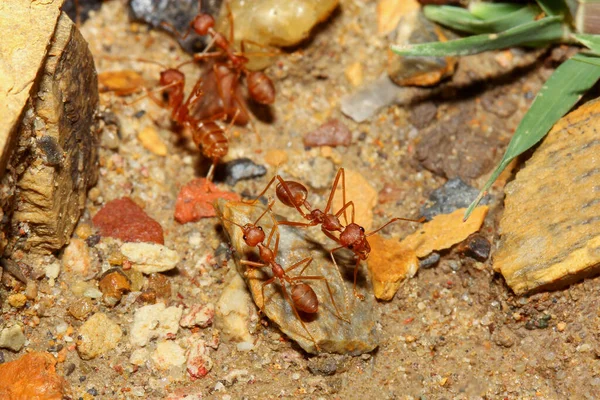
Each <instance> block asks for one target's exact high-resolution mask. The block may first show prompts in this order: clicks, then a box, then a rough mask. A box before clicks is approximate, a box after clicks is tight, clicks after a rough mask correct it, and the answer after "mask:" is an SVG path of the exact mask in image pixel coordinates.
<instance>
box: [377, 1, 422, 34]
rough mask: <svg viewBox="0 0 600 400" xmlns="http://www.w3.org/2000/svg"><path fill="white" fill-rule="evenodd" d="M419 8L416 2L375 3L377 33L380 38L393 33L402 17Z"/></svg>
mask: <svg viewBox="0 0 600 400" xmlns="http://www.w3.org/2000/svg"><path fill="white" fill-rule="evenodd" d="M419 7H420V5H419V2H418V1H417V0H400V1H399V0H379V2H378V3H377V33H378V34H379V35H381V36H383V35H387V34H388V33H390V32H391V31H393V30H394V29H395V28H396V26H398V22H400V18H402V16H403V15H405V14H407V13H409V12H411V11H416V10H418V9H419Z"/></svg>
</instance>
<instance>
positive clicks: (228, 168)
mask: <svg viewBox="0 0 600 400" xmlns="http://www.w3.org/2000/svg"><path fill="white" fill-rule="evenodd" d="M266 173H267V169H266V168H265V167H264V166H263V165H259V164H256V163H255V162H254V161H252V160H251V159H249V158H238V159H237V160H233V161H230V162H228V163H227V164H225V167H224V170H220V169H218V170H217V172H216V173H215V179H216V180H219V181H221V180H223V174H224V175H225V176H224V177H225V182H226V183H227V184H228V185H229V186H233V185H235V184H236V183H237V182H238V181H241V180H243V179H252V178H259V177H261V176H264V175H265V174H266Z"/></svg>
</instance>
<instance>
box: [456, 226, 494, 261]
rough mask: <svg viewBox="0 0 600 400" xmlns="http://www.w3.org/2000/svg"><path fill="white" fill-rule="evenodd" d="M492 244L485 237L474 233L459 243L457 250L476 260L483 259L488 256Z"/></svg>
mask: <svg viewBox="0 0 600 400" xmlns="http://www.w3.org/2000/svg"><path fill="white" fill-rule="evenodd" d="M491 248H492V245H491V244H490V242H489V240H487V239H486V238H485V237H483V236H481V235H479V234H477V233H475V234H473V235H471V236H469V237H468V238H467V240H465V241H464V242H463V244H461V246H460V248H459V251H460V252H462V253H464V254H466V255H467V256H468V257H471V258H473V259H475V260H477V261H481V262H483V261H485V260H487V259H488V257H489V256H490V251H491Z"/></svg>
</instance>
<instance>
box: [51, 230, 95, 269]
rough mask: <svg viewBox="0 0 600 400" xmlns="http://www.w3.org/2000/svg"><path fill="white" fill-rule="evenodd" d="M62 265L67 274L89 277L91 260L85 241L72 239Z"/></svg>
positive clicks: (66, 249)
mask: <svg viewBox="0 0 600 400" xmlns="http://www.w3.org/2000/svg"><path fill="white" fill-rule="evenodd" d="M62 263H63V268H64V269H65V271H66V272H69V273H71V274H75V275H79V276H87V275H89V274H90V272H91V260H90V254H89V248H88V246H87V244H86V243H85V241H84V240H81V239H76V238H73V239H71V243H69V245H68V246H67V247H66V248H65V251H64V252H63V257H62ZM55 279H56V278H55Z"/></svg>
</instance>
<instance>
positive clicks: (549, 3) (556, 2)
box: [536, 0, 569, 16]
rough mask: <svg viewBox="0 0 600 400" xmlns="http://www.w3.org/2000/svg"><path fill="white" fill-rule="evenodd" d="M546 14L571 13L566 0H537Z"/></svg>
mask: <svg viewBox="0 0 600 400" xmlns="http://www.w3.org/2000/svg"><path fill="white" fill-rule="evenodd" d="M536 1H537V3H538V5H539V6H540V8H541V9H542V10H544V12H545V13H546V15H548V16H550V15H569V9H568V8H567V4H566V3H565V1H564V0H536Z"/></svg>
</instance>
